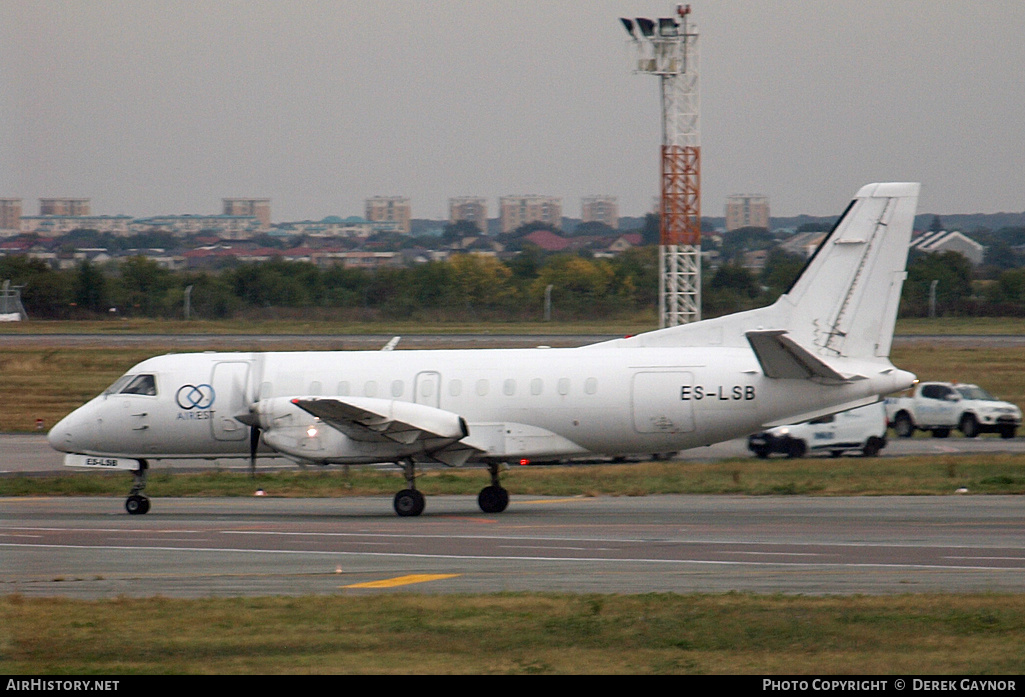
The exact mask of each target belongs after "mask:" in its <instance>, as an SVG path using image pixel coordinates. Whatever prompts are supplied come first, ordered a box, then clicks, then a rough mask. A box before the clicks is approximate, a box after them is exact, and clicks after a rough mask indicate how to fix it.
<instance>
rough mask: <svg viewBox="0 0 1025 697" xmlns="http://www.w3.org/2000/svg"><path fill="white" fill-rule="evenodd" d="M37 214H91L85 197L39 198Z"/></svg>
mask: <svg viewBox="0 0 1025 697" xmlns="http://www.w3.org/2000/svg"><path fill="white" fill-rule="evenodd" d="M39 215H92V209H91V206H90V204H89V199H87V198H41V199H39Z"/></svg>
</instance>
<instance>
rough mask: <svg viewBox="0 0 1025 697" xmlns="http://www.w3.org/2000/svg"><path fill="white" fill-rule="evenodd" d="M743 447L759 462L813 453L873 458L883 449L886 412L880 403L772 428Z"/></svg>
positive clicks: (752, 436)
mask: <svg viewBox="0 0 1025 697" xmlns="http://www.w3.org/2000/svg"><path fill="white" fill-rule="evenodd" d="M747 447H748V449H749V450H750V451H751V452H753V453H754V454H755V455H756V456H758V457H760V458H767V457H769V455H771V454H773V453H783V454H784V455H786V456H787V457H804V455H806V454H808V453H816V452H827V453H829V454H830V455H832V456H833V457H839V456H840V455H843V454H844V453H847V452H852V451H855V452H860V453H861V454H863V455H865V456H866V457H874V456H876V455H878V454H879V451H880V450H882V449H883V448H885V447H886V411H885V409H884V408H883V403H882V402H876V403H874V404H869V405H868V406H864V407H858V408H857V409H850V410H848V411H842V412H840V413H839V414H831V415H829V416H823V417H820V418H818V419H813V420H811V421H807V422H805V423H800V424H793V425H790V426H776V427H775V428H770V429H769V430H767V431H762V432H761V433H755V434H753V435H751V436H749V437H748V439H747Z"/></svg>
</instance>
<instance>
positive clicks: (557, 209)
mask: <svg viewBox="0 0 1025 697" xmlns="http://www.w3.org/2000/svg"><path fill="white" fill-rule="evenodd" d="M499 209H500V210H499V217H500V218H501V229H502V232H503V233H505V232H512V231H513V230H515V229H516V228H518V227H520V226H521V225H526V224H527V223H545V224H547V225H551V226H552V227H553V228H559V227H561V226H562V199H561V198H557V197H555V196H537V195H533V194H532V195H529V196H503V197H502V198H501V199H499Z"/></svg>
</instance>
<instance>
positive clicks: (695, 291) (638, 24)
mask: <svg viewBox="0 0 1025 697" xmlns="http://www.w3.org/2000/svg"><path fill="white" fill-rule="evenodd" d="M689 15H690V5H686V6H684V5H678V6H677V8H676V16H675V17H662V18H660V19H658V20H651V19H645V18H643V17H639V18H637V19H634V20H630V19H625V18H620V21H621V22H622V23H623V26H624V27H626V30H627V31H628V32H629V33H630V37H631V39H632V43H633V44H634V46H635V47H636V50H637V54H638V57H637V64H636V68H635V71H636V72H638V73H646V74H648V75H657V76H658V78H659V85H660V87H661V94H662V195H661V204H660V218H661V240H660V245H659V286H660V287H659V325H660V326H662V327H672V326H676V325H678V324H687V323H689V322H696V321H698V320H700V319H701V145H700V131H699V130H698V35H697V31H696V30H695V28H694V26H693V25H692V24H689V23H688V18H689Z"/></svg>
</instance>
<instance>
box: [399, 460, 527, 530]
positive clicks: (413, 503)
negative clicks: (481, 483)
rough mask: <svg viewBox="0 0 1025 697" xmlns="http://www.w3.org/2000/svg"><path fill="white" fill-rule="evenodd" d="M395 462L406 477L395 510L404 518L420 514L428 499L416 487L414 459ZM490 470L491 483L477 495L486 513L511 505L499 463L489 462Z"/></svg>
mask: <svg viewBox="0 0 1025 697" xmlns="http://www.w3.org/2000/svg"><path fill="white" fill-rule="evenodd" d="M395 464H397V465H398V466H399V467H401V468H402V473H403V474H404V475H405V477H406V488H405V489H403V490H402V491H400V492H399V493H397V494H395V499H394V501H393V505H394V506H395V512H396V513H397V514H398V515H400V516H402V517H403V518H406V517H412V516H418V515H420V514H421V513H423V512H424V507H425V506H426V500H425V499H424V495H423V494H422V493H420V492H419V491H418V490H417V488H416V467H415V465H414V463H413V460H412V458H406V459H405V460H402V461H400V462H397V463H395ZM488 471H489V472H490V473H491V485H490V486H486V487H484V488H483V489H481V492H480V494H479V495H478V496H477V505H478V506H480V509H481V510H482V511H484V512H485V513H501V512H502V511H504V510H505V509H506V508H507V507H508V506H509V492H508V491H506V489H504V488H503V487H502V485H501V483H500V482H499V478H498V471H499V465H498V464H496V463H490V464H488Z"/></svg>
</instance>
